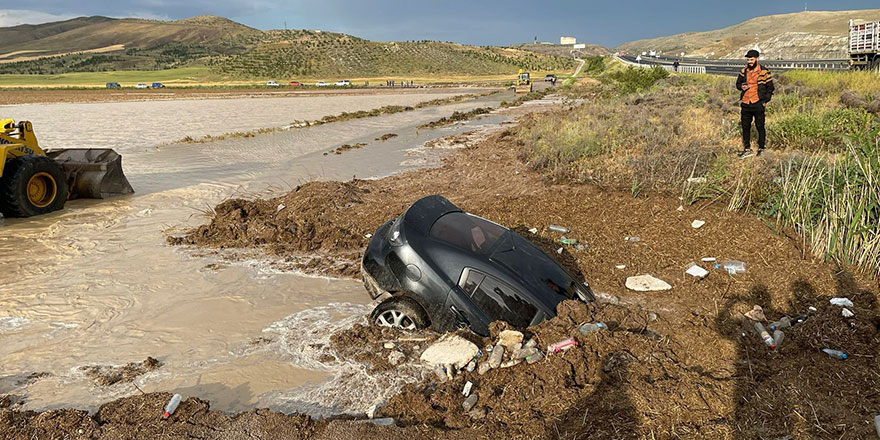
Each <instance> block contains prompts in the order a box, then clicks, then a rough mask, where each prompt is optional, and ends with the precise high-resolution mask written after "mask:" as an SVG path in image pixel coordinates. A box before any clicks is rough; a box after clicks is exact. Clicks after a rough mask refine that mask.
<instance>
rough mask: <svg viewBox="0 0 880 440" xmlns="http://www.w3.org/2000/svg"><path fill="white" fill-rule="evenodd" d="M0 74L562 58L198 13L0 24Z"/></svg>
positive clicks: (394, 69)
mask: <svg viewBox="0 0 880 440" xmlns="http://www.w3.org/2000/svg"><path fill="white" fill-rule="evenodd" d="M6 38H9V40H8V41H9V44H4V46H3V49H2V50H3V51H4V53H0V74H3V73H10V74H44V75H45V74H62V73H70V72H100V71H114V70H161V69H170V68H180V67H192V66H207V68H209V69H210V71H211V72H212V73H213V74H216V75H220V76H222V77H224V78H230V79H240V78H269V77H273V78H274V77H278V78H284V77H293V76H305V77H322V76H325V77H345V76H351V77H375V76H388V75H394V76H400V75H497V74H509V73H515V72H516V71H517V69H519V68H523V69H527V70H533V71H561V70H568V69H571V68H573V67H574V64H575V63H574V62H573V61H572V60H571V59H569V58H566V57H560V56H555V55H548V54H540V53H535V52H531V51H528V50H521V49H515V48H499V47H476V46H467V45H461V44H455V43H441V42H434V41H420V42H374V41H368V40H364V39H361V38H357V37H353V36H350V35H345V34H340V33H332V32H322V31H309V30H270V31H262V30H258V29H253V28H250V27H247V26H244V25H242V24H239V23H236V22H233V21H231V20H228V19H225V18H222V17H214V16H199V17H193V18H188V19H184V20H178V21H158V20H142V19H112V18H107V17H81V18H75V19H72V20H67V21H63V22H56V23H46V24H42V25H20V26H14V27H8V28H0V40H2V41H4V42H5V41H7V40H6Z"/></svg>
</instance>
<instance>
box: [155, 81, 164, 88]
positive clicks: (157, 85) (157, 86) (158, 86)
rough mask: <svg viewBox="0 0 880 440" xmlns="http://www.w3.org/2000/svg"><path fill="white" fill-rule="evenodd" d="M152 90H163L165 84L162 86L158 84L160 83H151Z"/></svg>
mask: <svg viewBox="0 0 880 440" xmlns="http://www.w3.org/2000/svg"><path fill="white" fill-rule="evenodd" d="M153 88H154V89H164V88H165V84H162V83H160V82H154V83H153Z"/></svg>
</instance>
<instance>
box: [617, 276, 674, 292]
mask: <svg viewBox="0 0 880 440" xmlns="http://www.w3.org/2000/svg"><path fill="white" fill-rule="evenodd" d="M626 288H627V289H630V290H635V291H636V292H656V291H660V290H669V289H672V286H670V285H669V283H667V282H666V281H663V280H660V279H657V278H654V277H653V276H651V275H638V276H634V277H628V278H627V279H626Z"/></svg>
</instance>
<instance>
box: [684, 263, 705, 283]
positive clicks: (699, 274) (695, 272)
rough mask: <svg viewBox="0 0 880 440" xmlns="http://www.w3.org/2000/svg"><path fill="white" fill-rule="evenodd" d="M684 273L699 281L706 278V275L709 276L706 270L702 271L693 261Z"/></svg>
mask: <svg viewBox="0 0 880 440" xmlns="http://www.w3.org/2000/svg"><path fill="white" fill-rule="evenodd" d="M684 273H686V274H688V275H690V276H692V277H694V278H699V279H703V278H706V275H709V271H708V270H706V269H703V268H702V267H700V265H699V264H697V263H694V262H693V261H691V262H690V263H689V264H688V265H687V270H685V271H684Z"/></svg>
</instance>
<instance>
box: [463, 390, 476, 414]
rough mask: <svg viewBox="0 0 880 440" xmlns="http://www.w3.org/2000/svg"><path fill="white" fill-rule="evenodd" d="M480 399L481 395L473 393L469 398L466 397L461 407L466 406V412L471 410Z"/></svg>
mask: <svg viewBox="0 0 880 440" xmlns="http://www.w3.org/2000/svg"><path fill="white" fill-rule="evenodd" d="M478 399H479V397H477V395H476V394H471V395H470V396H468V398H467V399H464V403H462V404H461V407H462V408H464V412H468V411H470V410H471V409H472V408H473V407H474V405H476V404H477V400H478Z"/></svg>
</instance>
